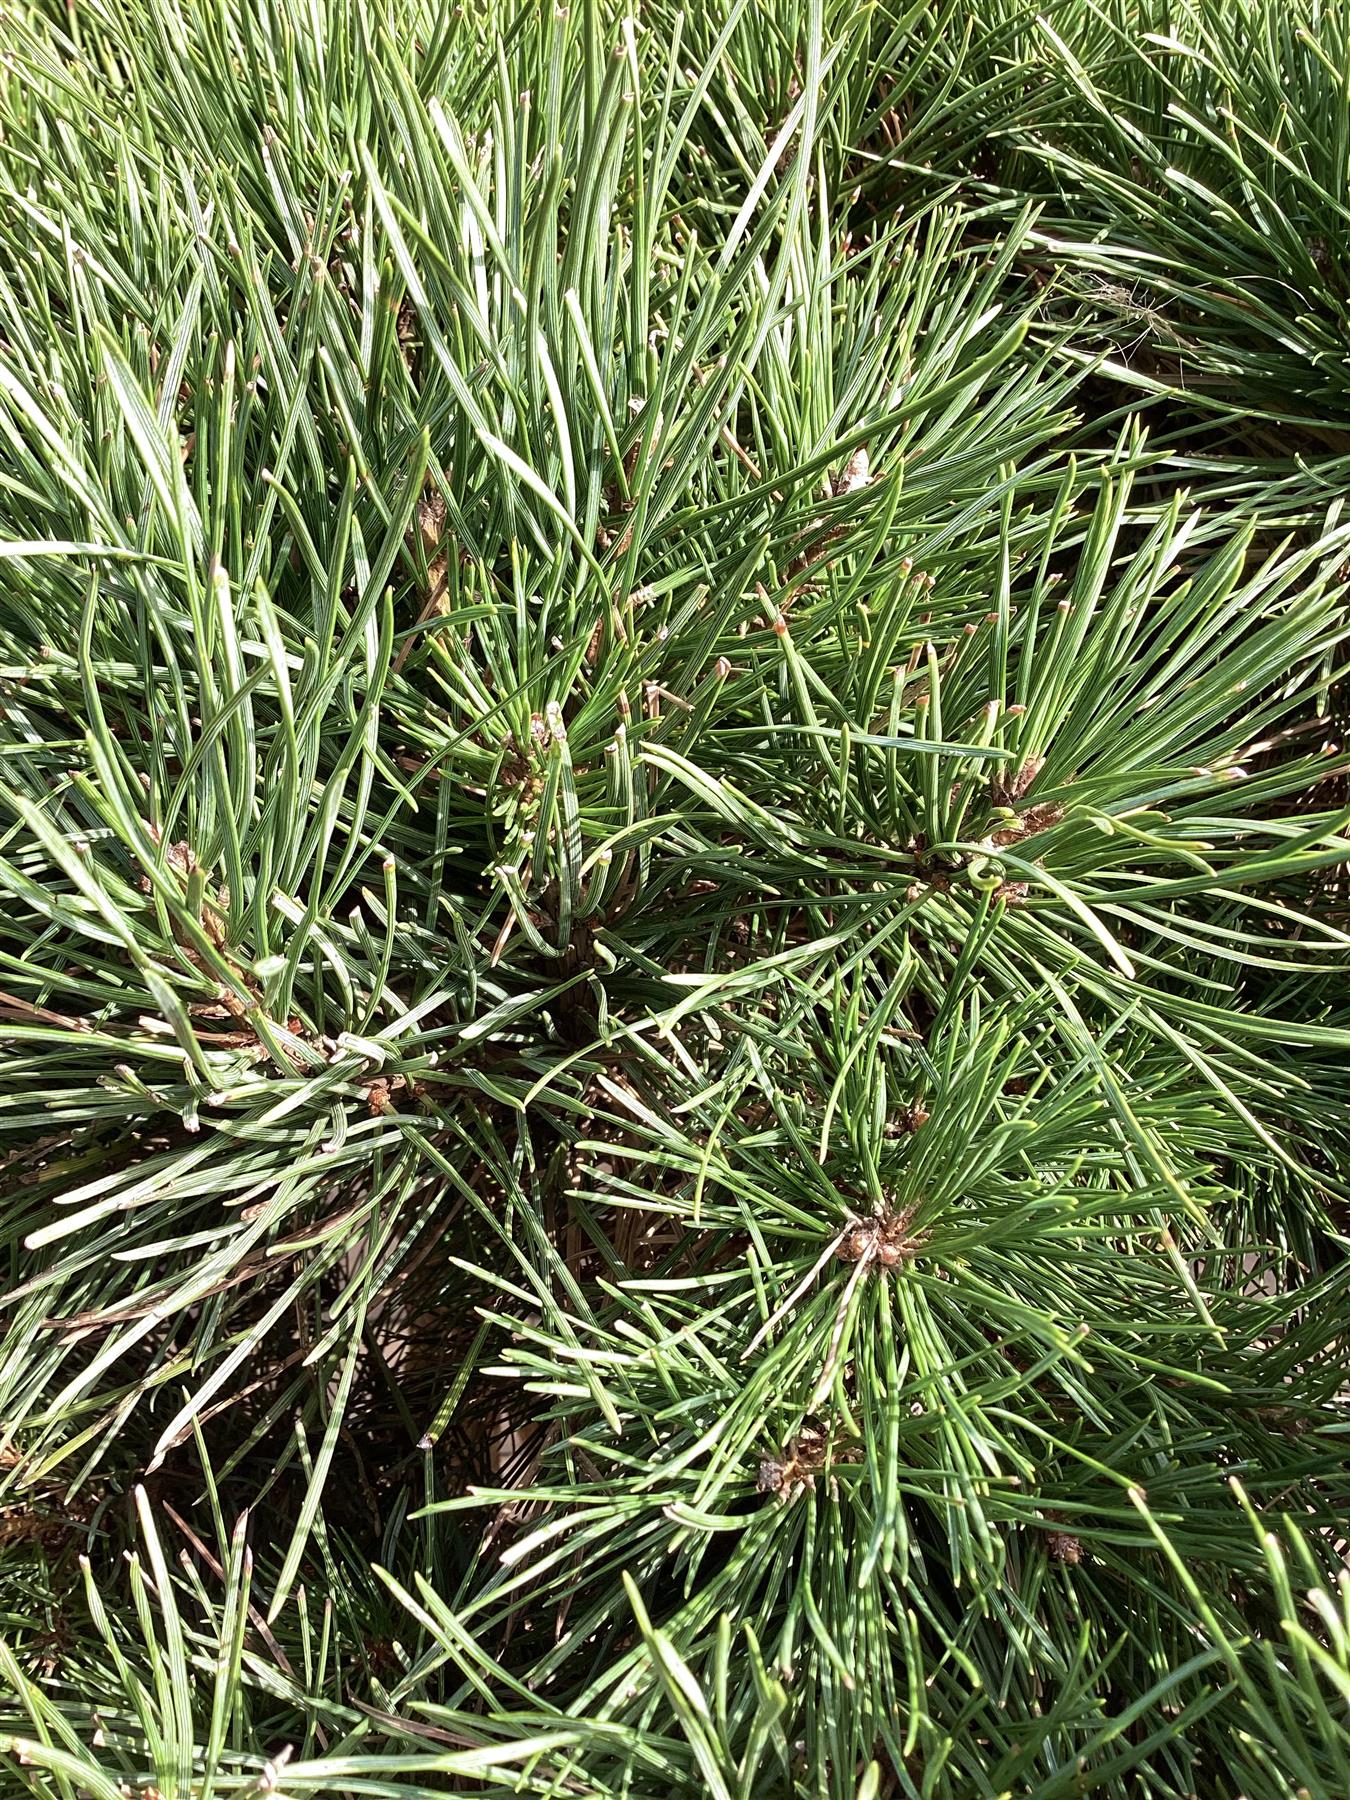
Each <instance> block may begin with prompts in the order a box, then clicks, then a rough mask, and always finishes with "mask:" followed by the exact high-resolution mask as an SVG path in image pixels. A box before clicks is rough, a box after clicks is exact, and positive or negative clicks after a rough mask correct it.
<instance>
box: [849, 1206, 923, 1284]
mask: <svg viewBox="0 0 1350 1800" xmlns="http://www.w3.org/2000/svg"><path fill="white" fill-rule="evenodd" d="M913 1223H914V1209H913V1207H905V1208H903V1209H902V1210H900V1211H899V1212H894V1211H892V1210H891V1209H890V1208H889V1207H884V1208H883V1209H882V1210H881V1211H880V1212H878V1213H874V1214H873V1216H872V1217H871V1218H870V1219H857V1220H855V1221H854V1222H853V1224H852V1225H850V1226H849V1228H848V1230H847V1231H846V1232H845V1233H844V1235H843V1237H842V1238H841V1239H840V1240H839V1249H838V1252H837V1254H838V1257H839V1260H840V1261H841V1262H851V1263H872V1262H877V1263H880V1264H881V1266H882V1267H883V1268H885V1269H893V1268H894V1267H895V1265H896V1264H897V1263H901V1262H908V1261H910V1260H911V1259H912V1258H914V1257H915V1256H917V1255H918V1253H919V1250H920V1248H921V1247H922V1245H923V1241H924V1240H923V1233H921V1232H912V1231H911V1229H910V1227H911V1226H912V1224H913Z"/></svg>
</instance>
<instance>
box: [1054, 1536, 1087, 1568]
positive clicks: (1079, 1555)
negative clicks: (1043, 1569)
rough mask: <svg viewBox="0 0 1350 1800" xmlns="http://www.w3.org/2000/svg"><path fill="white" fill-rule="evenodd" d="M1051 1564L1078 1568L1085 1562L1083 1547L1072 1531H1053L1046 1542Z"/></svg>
mask: <svg viewBox="0 0 1350 1800" xmlns="http://www.w3.org/2000/svg"><path fill="white" fill-rule="evenodd" d="M1045 1548H1046V1551H1047V1553H1048V1554H1049V1557H1050V1560H1051V1562H1058V1563H1068V1564H1070V1565H1071V1566H1072V1567H1076V1566H1077V1565H1078V1564H1079V1563H1080V1562H1082V1560H1083V1546H1082V1544H1081V1543H1080V1542H1079V1541H1078V1539H1077V1538H1076V1537H1075V1536H1074V1534H1073V1533H1072V1532H1071V1531H1052V1532H1051V1533H1050V1534H1049V1535H1048V1537H1047V1538H1046V1540H1045Z"/></svg>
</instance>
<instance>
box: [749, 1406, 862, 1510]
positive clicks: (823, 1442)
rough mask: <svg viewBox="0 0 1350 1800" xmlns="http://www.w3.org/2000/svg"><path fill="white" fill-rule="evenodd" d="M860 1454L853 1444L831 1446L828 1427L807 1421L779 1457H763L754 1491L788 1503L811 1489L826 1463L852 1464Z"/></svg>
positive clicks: (817, 1422) (815, 1421) (784, 1447)
mask: <svg viewBox="0 0 1350 1800" xmlns="http://www.w3.org/2000/svg"><path fill="white" fill-rule="evenodd" d="M861 1454H862V1452H861V1451H860V1450H859V1448H858V1446H857V1445H856V1444H843V1445H835V1444H833V1443H832V1441H831V1436H830V1431H829V1428H828V1426H826V1425H822V1424H821V1423H820V1422H819V1421H818V1420H814V1419H813V1420H808V1421H807V1422H806V1423H805V1424H804V1425H803V1426H802V1428H801V1430H800V1431H799V1432H798V1433H797V1435H796V1436H795V1437H794V1438H791V1439H789V1441H788V1442H787V1443H786V1444H785V1445H784V1446H783V1449H782V1451H781V1452H780V1454H779V1455H777V1456H766V1457H765V1458H764V1460H763V1461H762V1462H761V1463H760V1465H759V1473H758V1475H757V1476H756V1479H755V1488H756V1490H757V1491H758V1492H759V1493H761V1494H777V1495H779V1496H780V1497H781V1498H782V1499H784V1500H791V1499H792V1498H793V1496H794V1495H796V1494H800V1493H803V1492H805V1490H806V1489H807V1488H811V1487H814V1486H815V1484H816V1476H817V1475H818V1474H819V1473H820V1471H821V1470H822V1469H823V1468H824V1467H825V1465H826V1463H827V1462H830V1463H853V1462H857V1461H858V1460H859V1458H860V1456H861Z"/></svg>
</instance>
